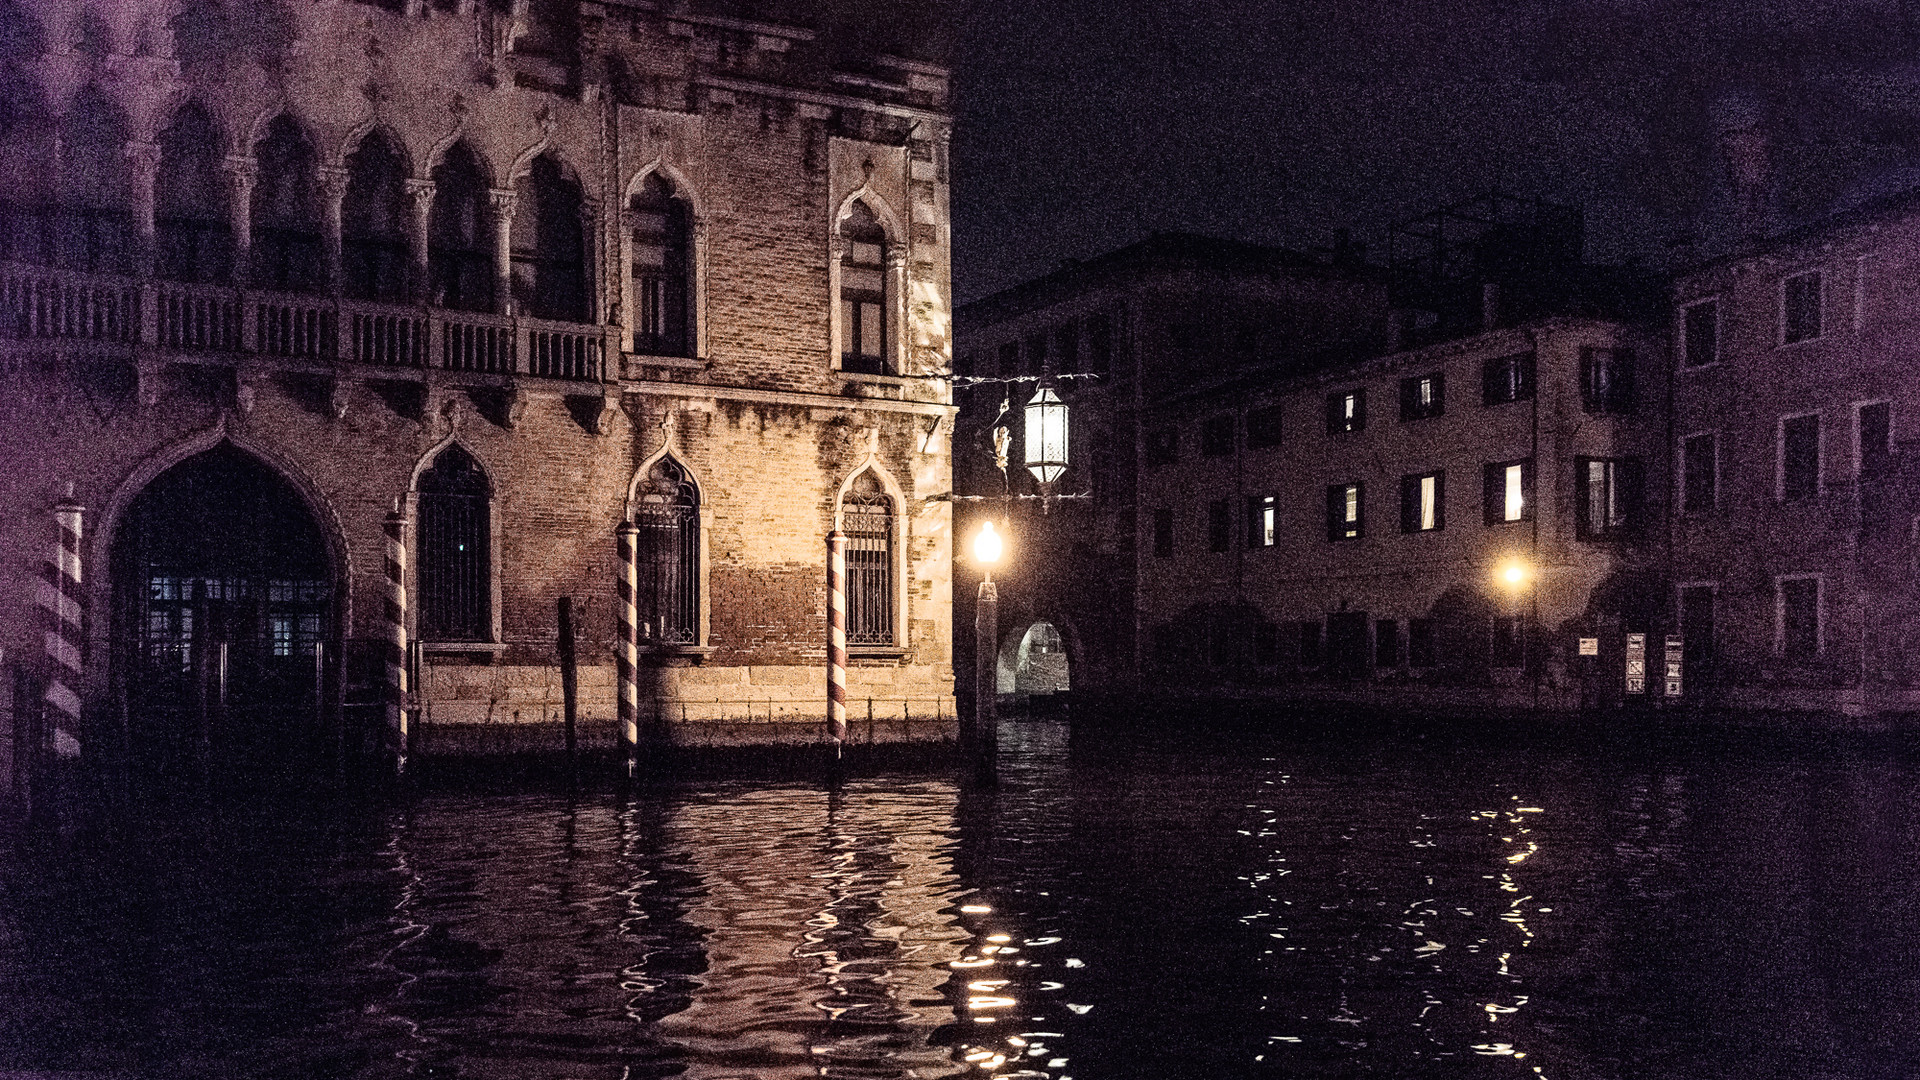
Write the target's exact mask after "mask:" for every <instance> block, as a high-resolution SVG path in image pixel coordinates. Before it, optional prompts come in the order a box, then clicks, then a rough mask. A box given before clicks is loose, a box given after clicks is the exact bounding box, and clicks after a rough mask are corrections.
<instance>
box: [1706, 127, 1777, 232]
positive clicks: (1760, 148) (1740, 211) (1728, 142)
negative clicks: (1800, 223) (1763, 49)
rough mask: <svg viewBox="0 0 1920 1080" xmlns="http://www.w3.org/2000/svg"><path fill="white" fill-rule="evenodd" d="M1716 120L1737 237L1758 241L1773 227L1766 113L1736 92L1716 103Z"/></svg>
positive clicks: (1770, 164) (1771, 175) (1770, 167)
mask: <svg viewBox="0 0 1920 1080" xmlns="http://www.w3.org/2000/svg"><path fill="white" fill-rule="evenodd" d="M1713 119H1714V123H1715V126H1717V127H1718V128H1719V130H1720V154H1721V156H1722V157H1723V158H1725V160H1726V163H1727V186H1728V188H1729V190H1730V192H1731V194H1732V196H1733V207H1732V209H1733V226H1734V229H1735V230H1736V232H1737V238H1738V239H1740V240H1743V241H1751V240H1758V239H1760V238H1762V237H1764V236H1765V235H1766V233H1767V227H1768V225H1769V224H1770V223H1769V221H1768V212H1767V211H1768V196H1769V194H1770V191H1769V189H1770V188H1771V187H1772V185H1773V168H1772V161H1771V160H1770V159H1771V153H1770V150H1769V148H1768V146H1767V133H1766V116H1765V112H1764V110H1763V109H1762V108H1761V105H1760V103H1759V102H1758V101H1757V100H1755V99H1754V98H1753V97H1752V96H1751V95H1748V94H1745V93H1742V92H1739V91H1735V92H1733V93H1730V94H1728V95H1726V96H1725V97H1723V98H1721V99H1720V100H1719V101H1717V102H1715V103H1714V108H1713Z"/></svg>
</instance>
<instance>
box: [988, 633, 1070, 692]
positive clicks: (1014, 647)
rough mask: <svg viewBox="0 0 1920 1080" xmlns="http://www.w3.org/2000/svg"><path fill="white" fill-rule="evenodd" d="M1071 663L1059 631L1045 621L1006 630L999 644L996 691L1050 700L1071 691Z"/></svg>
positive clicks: (1062, 636) (1063, 638)
mask: <svg viewBox="0 0 1920 1080" xmlns="http://www.w3.org/2000/svg"><path fill="white" fill-rule="evenodd" d="M1071 667H1072V665H1071V661H1070V660H1069V657H1068V650H1067V643H1066V638H1065V636H1064V635H1062V633H1061V631H1060V628H1059V627H1058V626H1056V625H1054V624H1053V623H1051V622H1048V621H1046V620H1045V619H1038V620H1035V621H1033V622H1030V623H1026V624H1025V625H1016V626H1015V627H1013V628H1012V629H1011V630H1009V631H1008V632H1007V634H1006V636H1005V637H1004V638H1002V639H1001V643H1000V656H999V662H998V664H997V665H996V668H997V670H996V672H995V676H996V683H997V687H996V688H997V690H998V691H999V692H1000V693H1001V694H1013V695H1016V696H1019V697H1026V698H1034V697H1051V696H1053V695H1055V694H1062V693H1065V692H1067V691H1068V690H1070V689H1072V682H1071V680H1070V678H1069V675H1070V673H1071Z"/></svg>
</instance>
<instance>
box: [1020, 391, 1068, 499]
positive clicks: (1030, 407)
mask: <svg viewBox="0 0 1920 1080" xmlns="http://www.w3.org/2000/svg"><path fill="white" fill-rule="evenodd" d="M1027 471H1028V472H1031V473H1032V474H1033V478H1034V479H1035V480H1038V481H1040V484H1041V486H1042V487H1043V488H1045V487H1051V486H1052V485H1053V483H1054V481H1056V480H1058V479H1060V476H1061V474H1063V473H1065V472H1066V471H1067V404H1066V402H1064V401H1061V400H1060V397H1059V395H1057V394H1055V393H1054V392H1053V388H1052V387H1050V386H1044V385H1043V386H1041V387H1040V389H1039V390H1037V391H1035V393H1034V395H1033V399H1032V400H1031V401H1028V402H1027Z"/></svg>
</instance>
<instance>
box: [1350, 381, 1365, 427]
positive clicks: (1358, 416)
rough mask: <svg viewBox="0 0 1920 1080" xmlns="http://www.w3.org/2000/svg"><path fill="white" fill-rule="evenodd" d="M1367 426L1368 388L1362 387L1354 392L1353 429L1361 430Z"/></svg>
mask: <svg viewBox="0 0 1920 1080" xmlns="http://www.w3.org/2000/svg"><path fill="white" fill-rule="evenodd" d="M1366 426H1367V388H1366V387H1364V386H1363V387H1360V388H1359V389H1357V390H1355V391H1354V392H1353V430H1355V431H1359V430H1360V429H1362V428H1364V427H1366Z"/></svg>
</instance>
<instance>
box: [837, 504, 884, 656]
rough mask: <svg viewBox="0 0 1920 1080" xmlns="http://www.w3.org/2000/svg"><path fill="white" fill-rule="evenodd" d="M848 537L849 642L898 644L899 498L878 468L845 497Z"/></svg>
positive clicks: (843, 524) (842, 519)
mask: <svg viewBox="0 0 1920 1080" xmlns="http://www.w3.org/2000/svg"><path fill="white" fill-rule="evenodd" d="M840 531H841V532H842V533H844V534H846V537H847V582H846V590H847V644H848V645H892V644H894V643H895V642H894V630H893V498H892V497H891V496H889V495H888V494H887V490H886V488H885V487H883V486H881V483H880V479H879V477H877V476H875V475H874V474H873V470H872V469H868V470H866V471H864V472H862V473H861V474H860V475H859V476H857V477H855V478H854V481H853V484H852V485H851V486H850V487H849V488H848V489H847V493H846V494H845V495H844V496H842V497H841V500H840Z"/></svg>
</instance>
